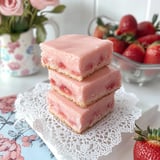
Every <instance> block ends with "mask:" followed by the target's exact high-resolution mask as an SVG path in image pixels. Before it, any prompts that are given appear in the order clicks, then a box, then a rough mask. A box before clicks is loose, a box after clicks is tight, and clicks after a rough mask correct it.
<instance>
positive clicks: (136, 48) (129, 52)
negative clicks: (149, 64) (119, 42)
mask: <svg viewBox="0 0 160 160" xmlns="http://www.w3.org/2000/svg"><path fill="white" fill-rule="evenodd" d="M123 56H125V57H127V58H129V59H131V60H133V61H136V62H139V63H142V62H143V61H144V56H145V50H144V48H143V47H142V45H140V44H139V43H132V44H130V45H129V46H128V47H127V48H126V50H125V51H124V52H123Z"/></svg>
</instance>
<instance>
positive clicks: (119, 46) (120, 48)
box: [107, 37, 127, 54]
mask: <svg viewBox="0 0 160 160" xmlns="http://www.w3.org/2000/svg"><path fill="white" fill-rule="evenodd" d="M107 39H108V40H110V41H112V43H113V51H114V52H117V53H120V54H122V53H123V52H124V50H125V49H126V47H127V43H126V42H125V41H122V40H119V39H118V38H116V37H108V38H107Z"/></svg>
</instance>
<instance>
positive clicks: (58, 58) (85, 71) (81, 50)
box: [40, 34, 113, 81]
mask: <svg viewBox="0 0 160 160" xmlns="http://www.w3.org/2000/svg"><path fill="white" fill-rule="evenodd" d="M40 48H41V51H42V53H41V61H42V65H43V66H45V67H48V68H49V69H53V70H56V71H57V72H60V73H64V74H66V75H68V76H70V77H72V78H74V79H76V80H79V81H81V80H83V79H84V78H85V77H87V76H88V75H89V74H91V73H93V72H94V71H96V70H98V69H100V68H102V67H103V66H105V65H108V64H109V63H110V61H111V56H112V51H113V44H112V42H111V41H109V40H102V39H98V38H96V37H92V36H87V35H80V34H71V35H63V36H61V37H59V38H57V39H55V40H51V41H47V42H43V43H41V44H40Z"/></svg>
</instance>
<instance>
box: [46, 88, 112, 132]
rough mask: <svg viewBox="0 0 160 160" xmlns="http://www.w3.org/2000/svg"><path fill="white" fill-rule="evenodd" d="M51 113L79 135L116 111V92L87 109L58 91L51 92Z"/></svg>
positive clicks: (49, 99)
mask: <svg viewBox="0 0 160 160" xmlns="http://www.w3.org/2000/svg"><path fill="white" fill-rule="evenodd" d="M47 100H48V105H49V111H50V112H51V113H52V114H54V115H55V116H56V117H58V118H59V119H60V120H61V121H62V122H64V123H66V124H67V125H68V126H69V127H70V128H72V129H73V130H74V131H75V132H77V133H82V132H83V131H85V130H86V129H87V128H90V127H92V126H93V125H94V124H95V123H96V122H98V121H99V120H101V119H102V118H103V117H104V116H106V115H107V114H108V113H110V112H112V111H113V109H114V92H113V93H111V94H109V95H108V96H105V97H103V98H102V99H101V100H99V101H97V102H96V103H94V104H92V105H91V106H90V107H87V108H80V107H79V106H77V105H76V104H75V103H73V102H72V101H70V100H68V99H67V98H65V97H63V96H61V95H60V94H58V93H57V92H56V91H54V90H52V91H49V94H48V97H47Z"/></svg>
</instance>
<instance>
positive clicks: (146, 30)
mask: <svg viewBox="0 0 160 160" xmlns="http://www.w3.org/2000/svg"><path fill="white" fill-rule="evenodd" d="M155 33H156V29H155V27H154V26H153V24H152V23H151V22H149V21H143V22H140V23H138V27H137V37H142V36H146V35H149V34H155Z"/></svg>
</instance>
